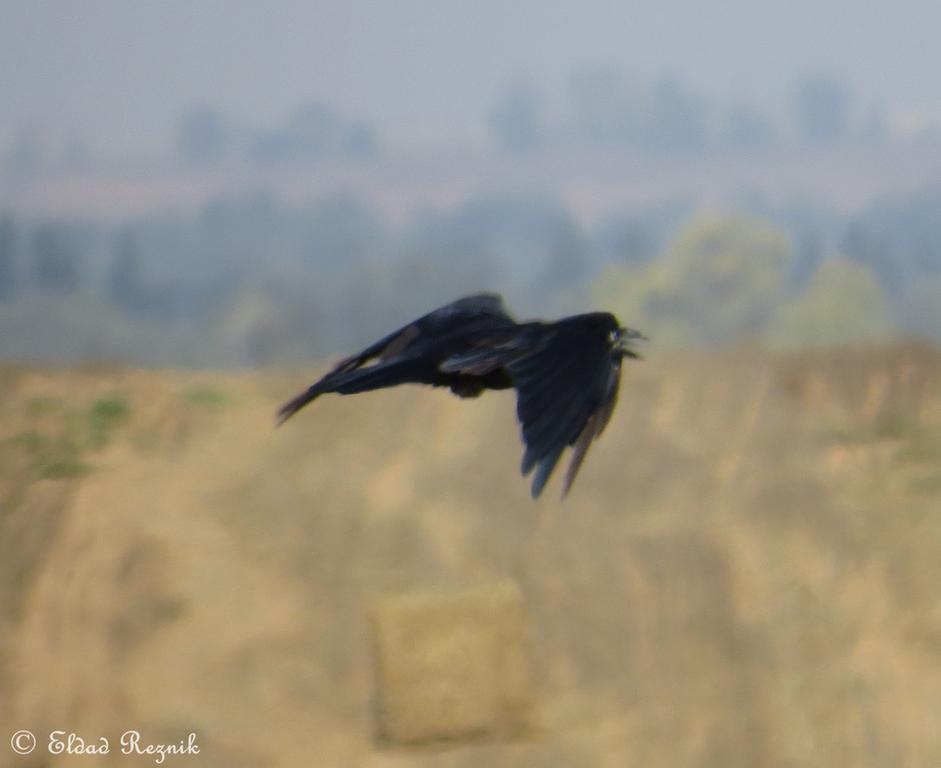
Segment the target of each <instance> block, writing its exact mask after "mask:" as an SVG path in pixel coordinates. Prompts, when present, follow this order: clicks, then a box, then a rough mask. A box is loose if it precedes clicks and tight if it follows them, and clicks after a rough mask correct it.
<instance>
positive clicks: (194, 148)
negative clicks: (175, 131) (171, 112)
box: [177, 105, 230, 166]
mask: <svg viewBox="0 0 941 768" xmlns="http://www.w3.org/2000/svg"><path fill="white" fill-rule="evenodd" d="M229 144H230V135H229V127H228V125H227V123H226V120H225V118H224V117H223V116H222V113H221V112H219V111H218V110H217V109H214V108H213V107H209V106H205V105H201V106H197V107H192V108H190V109H188V110H187V111H186V112H185V113H184V114H183V118H182V120H181V121H180V129H179V135H178V137H177V149H178V151H179V154H180V158H181V159H182V160H183V161H184V162H185V163H187V164H190V165H197V166H204V165H212V164H214V163H218V162H219V161H220V160H222V159H223V158H224V157H225V155H226V154H227V153H228V151H229Z"/></svg>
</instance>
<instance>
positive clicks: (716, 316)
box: [598, 216, 794, 345]
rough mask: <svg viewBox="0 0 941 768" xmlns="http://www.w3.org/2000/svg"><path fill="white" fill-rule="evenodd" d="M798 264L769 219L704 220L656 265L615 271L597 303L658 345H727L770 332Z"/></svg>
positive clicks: (602, 281)
mask: <svg viewBox="0 0 941 768" xmlns="http://www.w3.org/2000/svg"><path fill="white" fill-rule="evenodd" d="M793 259H794V251H793V247H792V244H791V242H790V240H789V238H788V237H787V235H785V234H784V233H783V232H781V231H780V230H778V229H777V228H775V227H773V226H772V225H770V224H768V223H766V222H764V221H761V220H759V219H751V218H745V217H741V216H705V217H701V218H699V219H697V220H694V221H693V222H691V223H689V224H687V225H686V226H685V227H684V228H683V229H682V230H681V231H680V233H679V235H678V236H677V238H676V240H675V241H674V242H673V244H672V246H671V247H670V248H669V249H668V251H667V253H666V254H665V255H664V256H663V257H661V258H660V259H658V260H657V261H655V262H653V263H651V264H649V265H646V266H640V267H629V266H613V267H611V268H609V269H608V270H607V271H606V272H605V273H604V274H603V275H602V276H601V278H600V280H599V284H600V285H599V289H598V293H599V297H598V298H599V301H601V302H603V303H604V304H605V305H606V306H609V307H611V308H612V309H613V310H615V311H616V312H617V313H618V315H619V317H620V318H621V319H622V320H623V321H624V322H626V323H628V324H629V325H632V326H635V327H638V328H641V329H642V330H644V331H645V332H647V333H649V334H650V335H651V336H653V337H655V338H656V341H657V343H658V345H661V344H666V345H676V344H690V343H692V344H717V343H723V342H727V341H732V340H734V339H737V338H741V337H743V336H748V335H758V334H761V333H762V332H763V331H764V328H765V326H766V324H767V322H768V319H769V317H770V316H771V314H772V312H773V311H774V307H775V306H776V305H777V303H778V302H779V301H780V300H781V299H782V298H783V296H784V295H785V294H786V290H787V275H788V273H789V270H790V267H791V262H792V261H793Z"/></svg>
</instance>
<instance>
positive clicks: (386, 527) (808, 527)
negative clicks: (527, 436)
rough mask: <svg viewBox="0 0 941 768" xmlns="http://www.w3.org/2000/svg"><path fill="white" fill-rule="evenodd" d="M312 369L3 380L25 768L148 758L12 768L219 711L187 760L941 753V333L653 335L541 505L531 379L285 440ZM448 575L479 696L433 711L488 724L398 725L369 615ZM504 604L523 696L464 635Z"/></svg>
mask: <svg viewBox="0 0 941 768" xmlns="http://www.w3.org/2000/svg"><path fill="white" fill-rule="evenodd" d="M314 373H315V372H309V371H308V372H293V373H286V372H285V373H253V374H231V373H227V374H223V373H219V374H214V373H195V372H185V371H166V372H164V371H139V370H123V369H113V368H107V367H99V368H94V367H89V368H85V369H73V370H57V369H49V370H42V369H20V368H12V367H7V368H3V369H0V766H6V765H10V766H24V767H28V768H38V766H85V767H87V766H98V765H104V766H112V765H115V766H117V765H152V764H153V760H152V759H151V758H146V757H134V758H131V757H126V756H123V755H121V754H116V753H115V752H116V750H114V749H112V754H110V755H109V756H107V757H94V756H89V755H84V756H79V755H59V756H55V755H50V754H49V753H48V752H47V751H45V749H44V748H42V747H43V744H41V745H40V747H41V748H40V749H38V750H37V751H36V752H34V753H33V754H32V755H31V756H29V757H17V756H16V755H14V754H13V753H12V751H11V750H10V748H9V746H8V743H9V738H10V734H12V733H13V732H14V731H15V730H17V729H20V728H28V729H30V730H31V731H33V732H34V733H36V734H38V735H39V737H40V741H41V742H42V741H43V740H44V735H45V734H48V733H49V732H50V731H52V730H56V729H61V730H65V731H71V732H74V733H76V734H79V735H81V736H82V737H84V738H86V739H87V740H90V741H96V740H97V739H98V737H100V736H102V735H104V736H107V737H108V738H109V739H110V740H111V742H112V744H114V742H115V740H116V738H117V736H118V735H119V734H120V733H121V732H123V731H125V730H127V729H137V730H139V731H141V732H142V733H143V734H145V736H146V737H148V739H149V740H150V741H155V742H161V743H172V742H178V741H180V740H181V739H184V738H185V737H186V735H187V734H188V733H189V732H190V731H193V732H195V733H196V734H197V736H198V742H199V745H200V749H201V752H200V754H199V755H198V756H193V755H189V756H176V757H170V758H168V761H167V764H171V765H177V766H197V765H199V766H221V767H226V768H240V767H244V768H255V767H258V768H262V767H268V766H271V767H275V766H278V767H280V766H285V767H293V766H337V767H338V768H339V767H344V766H370V767H371V768H379V767H386V766H388V767H389V768H392V767H396V768H398V767H402V768H404V767H405V766H442V767H454V768H459V767H464V766H466V767H468V768H470V767H471V766H474V767H476V766H526V767H527V768H528V767H529V766H558V767H560V768H561V767H563V766H605V767H607V766H610V767H611V768H622V767H623V766H643V767H644V768H659V767H660V766H663V767H664V768H666V767H669V768H674V767H676V766H715V767H716V768H734V767H736V766H742V767H743V768H744V767H746V766H747V767H752V766H774V767H777V766H780V767H781V768H785V767H787V768H791V767H793V768H798V767H804V766H806V767H807V768H811V767H812V768H821V767H822V766H827V767H828V768H833V767H837V766H847V767H852V768H867V767H868V766H884V767H885V768H907V767H909V766H910V767H911V768H931V767H932V766H934V767H938V766H941V354H939V353H938V352H937V351H935V350H932V349H930V348H928V347H922V346H919V345H914V344H913V345H900V346H892V347H884V348H873V349H858V350H837V351H829V352H820V353H813V354H805V355H800V356H791V357H769V356H768V355H766V354H765V353H763V352H761V351H759V350H753V349H747V348H741V349H735V350H727V351H724V352H721V353H717V354H713V355H706V354H702V355H694V354H689V355H684V356H680V357H675V358H670V359H658V358H657V357H656V356H655V355H654V356H653V358H652V359H650V360H647V361H645V362H642V363H638V364H636V365H631V366H628V368H627V371H626V376H625V380H624V382H623V384H622V390H621V401H620V405H619V408H618V410H617V412H616V413H615V417H614V419H613V421H612V423H611V425H610V426H609V427H608V431H607V432H606V433H605V434H604V435H603V436H602V438H601V439H600V441H599V442H598V443H597V444H596V445H595V446H594V448H593V449H592V452H591V454H590V455H589V458H588V460H587V462H586V464H585V466H584V468H583V469H582V472H581V475H580V477H579V479H578V482H577V483H576V484H575V486H574V488H573V491H572V493H571V494H570V496H569V498H568V499H566V500H565V501H560V500H559V499H558V493H559V485H560V484H559V478H554V481H553V482H551V483H550V485H549V487H548V488H547V490H546V493H545V495H544V498H543V499H542V500H541V501H539V502H538V503H534V502H533V501H532V500H531V499H530V498H529V494H528V483H526V482H524V481H523V480H522V479H521V478H520V477H519V474H518V465H519V460H520V456H521V448H520V444H519V437H518V429H517V426H516V424H515V421H514V399H513V396H512V394H511V393H495V394H494V393H491V394H488V395H486V396H484V397H482V398H481V399H479V400H474V401H463V402H462V401H459V400H457V399H456V398H453V397H451V396H449V395H448V394H446V393H443V392H434V391H431V390H426V389H423V388H418V387H412V388H401V389H398V390H394V391H389V392H382V393H374V394H368V395H361V396H357V397H346V398H341V397H336V396H328V397H324V398H323V399H321V400H320V401H318V402H317V403H315V404H314V405H313V406H312V407H310V408H309V409H308V410H305V411H304V412H302V413H301V414H299V415H298V416H297V417H295V419H294V420H292V421H290V422H289V423H288V424H286V425H285V426H284V427H282V428H280V429H277V430H276V429H274V427H273V424H274V418H273V414H274V410H275V408H276V407H277V405H279V404H280V402H281V401H283V400H285V399H287V398H288V397H290V396H292V395H293V394H295V392H296V390H298V389H299V388H300V387H301V386H303V385H305V384H306V383H307V382H308V381H309V380H310V379H312V378H313V375H314ZM559 474H561V472H560V473H559ZM468 590H470V592H468ZM491 593H493V594H495V595H497V596H499V597H500V600H503V601H504V602H503V603H499V605H498V606H497V608H493V609H491V608H489V607H488V605H490V604H489V603H487V602H486V600H487V599H488V598H487V595H489V594H491ZM469 594H470V595H477V597H475V598H474V600H477V602H476V603H475V604H474V605H475V606H477V607H475V608H474V609H473V611H474V612H473V616H477V617H478V618H479V621H478V620H477V619H475V620H474V621H477V624H475V623H474V621H470V620H468V619H466V616H465V618H463V619H462V618H461V616H462V615H463V614H462V611H463V610H464V609H463V608H462V605H465V604H469V603H462V602H461V601H462V600H471V598H468V597H467V595H469ZM427 595H436V596H437V599H439V602H440V601H441V600H444V601H445V602H444V603H443V604H442V605H443V607H442V605H438V607H436V608H434V610H431V609H429V610H428V612H427V613H426V614H414V613H413V614H412V615H411V618H410V619H409V621H411V622H412V623H411V624H410V629H409V632H410V633H411V634H408V635H405V636H404V637H406V643H405V645H406V646H408V645H409V644H411V645H412V646H413V647H421V648H429V649H434V643H435V642H436V638H438V637H444V636H445V635H447V631H448V630H449V628H453V626H456V625H458V624H460V622H461V621H464V622H465V624H466V625H467V626H468V627H471V629H468V630H467V631H468V632H469V633H471V634H468V635H467V637H469V638H470V639H468V640H467V643H468V646H467V648H468V649H469V650H468V651H467V653H466V654H465V652H464V651H463V650H461V649H462V648H463V646H460V645H459V646H454V647H453V648H451V649H450V650H447V649H446V650H443V651H442V655H441V656H440V658H439V662H440V659H441V658H444V659H448V658H452V657H453V658H456V659H461V658H464V657H465V656H466V658H467V659H468V663H467V665H466V667H467V669H466V670H464V672H462V674H465V678H463V679H465V680H468V679H470V680H473V681H476V682H475V684H474V685H468V686H467V688H466V690H461V689H457V690H454V689H453V686H452V689H448V688H447V686H448V685H449V684H451V683H453V680H452V681H451V683H449V682H448V680H447V679H443V680H442V681H440V686H439V688H438V689H437V690H438V691H439V694H440V695H439V696H438V698H437V699H434V701H435V702H439V704H440V705H438V706H435V707H430V708H429V707H425V708H424V710H422V709H421V708H420V707H419V708H418V709H416V710H415V711H416V712H426V713H427V712H428V711H429V710H437V712H431V714H425V715H421V717H432V716H438V717H441V718H443V719H444V721H447V718H448V717H451V716H452V713H451V712H450V710H449V706H452V707H453V708H454V712H458V710H460V716H461V717H463V718H465V720H464V721H462V722H465V723H471V724H473V722H476V721H475V720H474V718H475V717H478V716H480V717H484V719H486V718H487V717H490V718H491V720H490V721H489V722H490V725H491V726H493V727H492V728H489V727H488V728H484V729H482V730H480V729H478V731H479V732H475V731H474V728H473V727H471V728H469V730H467V729H466V730H467V733H468V735H466V736H459V737H455V738H451V739H447V740H437V741H432V742H431V743H416V744H401V743H396V741H395V739H390V738H388V737H387V736H388V734H386V735H385V736H384V735H383V731H382V727H381V723H380V720H381V718H379V717H377V712H378V711H379V709H381V707H379V706H378V705H377V701H378V699H379V698H380V691H378V690H377V688H378V687H379V686H380V685H382V684H384V683H382V680H384V679H386V678H383V674H385V675H386V677H387V678H388V679H392V678H393V677H394V678H395V679H396V680H399V681H403V680H404V681H406V682H407V684H406V685H405V687H404V688H401V689H400V690H398V692H397V693H396V695H397V696H398V699H402V698H403V697H404V699H405V704H406V705H407V704H408V703H409V702H408V701H407V699H408V696H409V695H410V694H409V691H411V690H412V688H411V687H410V686H411V685H412V683H411V682H408V681H412V680H414V677H409V675H407V674H404V673H403V674H399V675H398V676H397V677H396V676H395V674H392V673H389V671H388V669H386V671H385V672H384V673H383V674H380V673H378V672H377V662H376V657H377V653H376V645H377V639H376V616H377V615H385V614H383V613H382V612H383V611H386V613H387V614H388V615H392V616H397V615H398V614H395V611H396V610H400V607H401V605H406V606H411V607H412V608H414V606H418V609H416V610H424V608H422V606H424V605H425V603H424V602H422V601H423V600H425V601H426V602H427V601H428V600H431V601H432V602H433V599H432V598H428V597H427ZM449 595H453V600H452V602H451V603H447V600H448V596H449ZM423 596H425V597H423ZM481 596H483V597H481ZM396 599H397V600H399V601H400V602H399V603H394V602H393V603H390V602H389V601H390V600H393V601H394V600H396ZM494 599H496V598H494ZM514 599H515V600H517V602H516V603H514V602H513V600H514ZM402 600H406V601H407V600H411V601H412V602H410V603H401V601H402ZM494 605H496V603H494ZM383 606H385V607H383ZM390 606H391V607H390ZM480 606H483V607H480ZM514 606H516V607H514ZM519 606H521V612H522V615H519V614H520V610H518V608H519ZM412 608H409V610H411V609H412ZM468 610H470V609H468ZM400 613H401V610H400ZM415 615H419V619H420V616H421V615H425V616H427V617H428V619H427V622H426V624H427V626H423V625H422V623H421V621H420V620H417V623H416V619H415ZM468 615H469V614H468ZM507 616H509V617H510V618H505V617H507ZM480 617H483V618H480ZM494 617H496V618H494ZM500 617H504V618H500ZM504 620H506V621H508V622H510V623H511V624H512V625H513V627H515V628H516V629H518V628H519V627H522V628H523V630H524V634H525V638H524V640H523V641H522V645H521V647H524V648H525V653H524V654H523V655H524V656H526V661H525V664H526V665H527V666H526V671H525V673H522V672H521V673H520V674H521V675H522V677H520V678H519V679H518V680H516V679H515V678H514V680H513V681H511V682H512V686H511V688H512V690H511V691H510V693H509V694H507V697H506V698H505V700H501V701H502V703H501V702H495V700H491V699H488V698H487V696H490V695H491V693H488V691H491V688H492V686H493V685H496V684H499V685H508V684H509V683H507V682H506V680H504V679H503V678H502V676H500V677H501V679H500V680H497V681H496V682H495V683H494V682H493V681H491V683H490V685H491V688H487V686H486V685H484V683H483V682H480V681H479V680H476V678H477V677H479V675H480V674H483V673H482V672H480V670H484V671H486V665H483V666H479V665H478V666H474V664H472V663H471V661H472V657H473V653H474V651H473V648H472V647H471V646H473V643H474V642H477V641H476V640H475V639H474V637H476V636H471V635H472V634H473V632H474V631H476V630H473V627H475V626H477V625H478V624H479V623H480V622H483V623H484V624H486V623H487V622H491V621H492V622H497V623H499V622H500V621H504ZM513 622H517V623H516V624H513ZM439 625H440V626H439ZM444 625H447V626H444ZM462 626H463V625H462ZM495 626H496V625H495ZM500 626H502V625H500ZM498 629H499V627H498ZM516 629H514V632H516ZM484 634H486V633H484ZM453 636H454V633H453V632H452V633H451V635H450V637H452V639H453ZM382 637H383V638H386V639H388V637H392V638H393V639H392V640H389V641H388V643H387V646H388V648H391V649H392V650H391V651H390V653H391V654H392V655H393V656H394V655H395V654H396V653H402V654H404V655H406V656H407V655H408V654H407V648H406V650H405V651H403V650H401V648H402V642H401V637H402V636H394V637H393V635H389V636H382ZM395 637H399V640H396V639H395ZM487 637H488V638H490V639H488V640H487V642H488V643H493V644H496V645H495V647H496V651H494V652H495V653H497V652H499V647H497V646H500V645H501V643H504V642H506V643H511V641H512V643H516V642H517V641H518V640H519V637H517V635H516V634H512V633H509V634H508V633H507V632H504V631H503V630H500V631H494V632H492V633H490V634H489V635H487ZM507 638H510V639H507ZM386 639H382V638H380V640H381V641H382V642H383V643H384V642H386ZM397 642H398V643H399V645H396V643H397ZM488 647H489V646H488ZM455 648H457V649H458V650H457V651H455ZM431 652H432V651H429V653H431ZM448 653H450V654H451V656H448V655H447V654H448ZM518 655H519V653H518V649H516V647H515V646H514V650H513V653H510V654H503V655H501V656H500V658H501V659H503V661H501V663H502V664H504V666H505V668H506V669H511V668H512V669H514V670H515V669H517V661H515V659H516V658H517V656H518ZM475 658H476V657H475ZM487 658H489V657H487ZM413 661H414V660H413ZM419 661H421V659H419ZM393 662H394V660H393ZM403 663H404V662H403ZM475 663H476V662H475ZM519 664H523V661H520V662H519ZM438 667H442V664H440V663H438ZM446 667H447V665H443V671H442V672H441V674H443V675H445V677H447V668H446ZM468 670H469V671H468ZM439 671H440V670H439ZM394 672H395V670H393V673H394ZM455 679H458V680H460V679H462V678H460V676H458V677H457V678H455ZM478 682H479V683H480V684H479V685H478V684H477V683H478ZM521 691H522V693H520V692H521ZM403 692H404V693H403ZM511 694H512V695H511ZM418 695H420V693H419V691H418V689H417V688H416V689H415V696H418ZM449 697H450V698H449ZM474 697H477V698H476V699H475V698H474ZM481 697H482V698H481ZM491 698H492V697H491ZM448 702H450V704H447V703H448ZM498 704H499V706H497V705H498ZM493 712H496V713H497V714H496V715H493V714H492V713H493ZM488 713H490V714H488ZM500 713H503V714H500ZM416 716H418V715H416ZM503 716H506V717H508V718H512V719H514V722H513V723H512V724H508V725H512V727H507V728H501V727H500V725H501V723H500V722H499V718H500V717H503ZM454 717H457V715H454ZM494 717H496V718H497V719H496V720H493V718H494ZM409 723H410V724H411V725H410V727H411V726H414V725H415V721H409ZM445 724H447V723H445ZM418 726H421V723H418ZM416 727H417V726H416ZM424 732H425V731H422V730H421V728H420V727H417V730H414V731H413V733H424Z"/></svg>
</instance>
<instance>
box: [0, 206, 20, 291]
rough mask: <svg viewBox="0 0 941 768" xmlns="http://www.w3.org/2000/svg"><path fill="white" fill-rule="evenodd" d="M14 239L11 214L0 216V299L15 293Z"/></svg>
mask: <svg viewBox="0 0 941 768" xmlns="http://www.w3.org/2000/svg"><path fill="white" fill-rule="evenodd" d="M16 241H17V233H16V223H15V222H14V220H13V216H12V215H9V214H6V215H2V216H0V301H4V300H6V299H12V298H13V297H14V296H15V295H16V293H17V287H18V286H17V280H16V277H17V275H16Z"/></svg>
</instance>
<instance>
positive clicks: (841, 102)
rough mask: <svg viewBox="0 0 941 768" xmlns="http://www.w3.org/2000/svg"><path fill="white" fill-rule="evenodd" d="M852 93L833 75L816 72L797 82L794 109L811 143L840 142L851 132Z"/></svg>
mask: <svg viewBox="0 0 941 768" xmlns="http://www.w3.org/2000/svg"><path fill="white" fill-rule="evenodd" d="M852 101H853V100H852V96H851V95H850V90H849V87H848V86H847V85H846V84H845V83H843V82H841V81H840V80H836V79H834V78H832V77H827V76H824V75H813V76H810V77H805V78H803V79H802V80H801V81H800V82H799V83H798V84H797V91H796V93H795V96H794V110H795V117H796V119H797V125H798V129H799V130H800V134H801V137H802V138H803V139H804V141H806V142H807V143H808V144H823V145H826V144H837V143H839V142H841V141H844V140H845V139H846V138H847V136H848V133H849V124H850V109H851V107H852Z"/></svg>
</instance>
